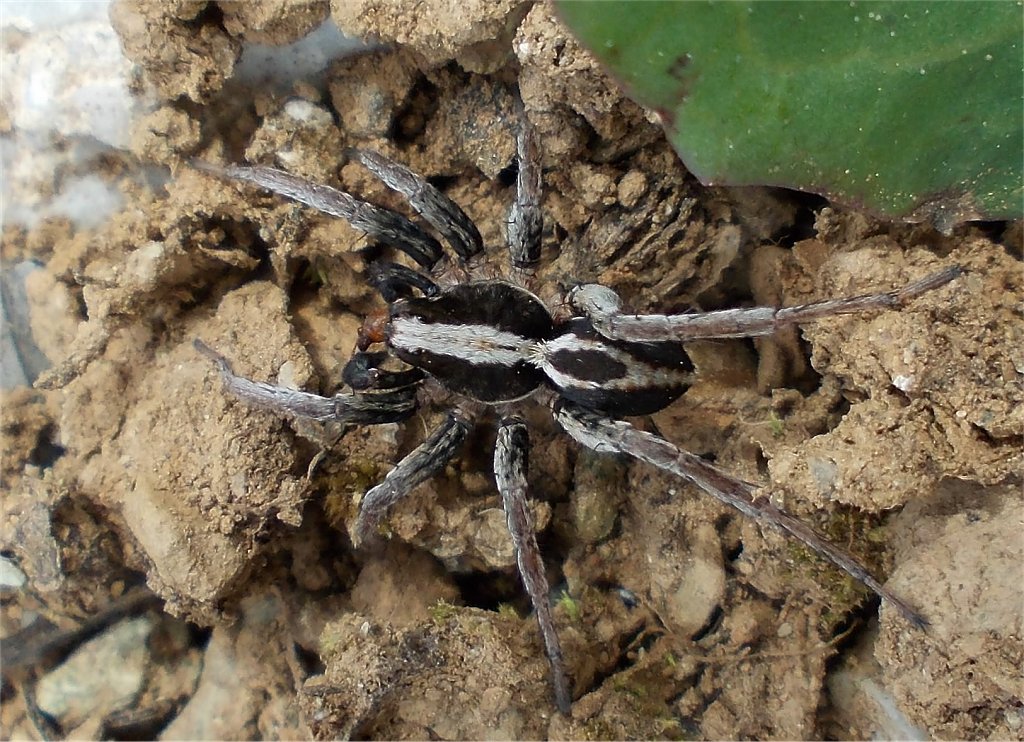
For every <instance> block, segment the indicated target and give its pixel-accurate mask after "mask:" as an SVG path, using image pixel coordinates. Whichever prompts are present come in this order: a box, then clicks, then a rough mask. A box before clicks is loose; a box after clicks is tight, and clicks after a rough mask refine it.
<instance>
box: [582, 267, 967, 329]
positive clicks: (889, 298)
mask: <svg viewBox="0 0 1024 742" xmlns="http://www.w3.org/2000/svg"><path fill="white" fill-rule="evenodd" d="M963 272H964V271H963V268H961V267H960V266H952V267H950V268H946V269H945V270H942V271H938V272H936V273H932V274H930V275H928V276H925V277H924V278H922V279H921V280H919V281H914V282H913V283H910V284H907V285H906V286H904V287H903V288H900V289H896V290H895V291H888V292H885V293H881V294H864V295H861V296H852V297H848V298H845V299H829V300H826V301H817V302H813V303H811V304H801V305H799V306H795V307H784V308H782V309H775V308H772V307H750V308H748V309H723V310H720V311H714V312H701V313H697V314H676V315H666V314H646V315H636V314H631V313H628V312H625V311H623V309H622V302H621V300H620V299H619V296H618V294H616V293H615V292H614V291H612V290H611V289H610V288H608V287H607V286H601V285H599V284H585V285H583V286H577V287H576V288H575V289H573V290H572V291H571V292H570V294H569V303H570V304H571V305H572V307H573V308H574V309H575V310H576V311H578V312H580V313H582V314H583V315H584V316H586V317H587V319H589V320H590V321H591V322H592V323H593V325H594V327H595V328H597V331H598V332H600V333H601V334H602V335H604V336H605V337H607V338H610V339H612V340H630V341H638V342H644V341H652V340H676V341H679V342H685V341H688V340H699V339H702V338H735V337H756V336H759V335H770V334H772V333H773V332H775V331H776V330H778V329H779V328H782V327H787V326H789V325H798V324H803V323H806V322H813V321H814V320H817V319H821V318H823V317H833V316H836V315H840V314H855V313H858V312H865V311H868V310H871V309H891V308H898V307H901V306H903V305H904V304H906V303H907V302H909V301H910V300H911V299H913V298H914V297H916V296H919V295H921V294H923V293H925V292H927V291H932V290H934V289H937V288H939V287H940V286H944V285H945V284H947V283H949V282H950V281H952V280H953V279H954V278H956V277H958V276H960V275H962V274H963Z"/></svg>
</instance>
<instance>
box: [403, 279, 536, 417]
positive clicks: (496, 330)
mask: <svg viewBox="0 0 1024 742" xmlns="http://www.w3.org/2000/svg"><path fill="white" fill-rule="evenodd" d="M553 333H554V324H553V322H552V319H551V315H550V313H549V312H548V310H547V309H546V308H545V306H544V304H543V303H541V301H540V299H538V298H537V297H536V296H534V295H533V294H531V293H530V292H529V291H527V290H525V289H522V288H520V287H518V286H514V285H512V284H510V283H507V282H505V281H476V282H473V283H465V284H461V285H458V286H453V287H451V288H447V289H445V290H444V291H442V292H441V293H440V294H439V295H438V296H434V297H424V298H411V299H403V300H400V301H396V302H395V303H394V304H392V305H391V320H390V324H389V328H388V344H389V345H390V346H391V348H392V349H393V350H394V352H395V355H397V356H398V357H399V358H401V359H402V360H403V361H405V362H406V363H408V364H410V365H412V366H416V367H418V368H421V369H423V370H424V371H426V372H427V373H429V374H430V375H431V376H433V377H434V378H435V379H437V381H438V382H440V383H441V385H442V386H444V387H445V388H447V389H449V390H450V391H453V392H456V393H458V394H462V395H465V396H467V397H471V398H472V399H476V400H478V401H480V402H487V403H495V402H510V401H513V400H516V399H520V398H522V397H524V396H526V395H528V394H529V393H530V392H532V391H533V390H534V389H536V388H537V387H538V386H540V385H541V384H543V383H544V373H543V372H542V371H541V370H540V369H539V368H537V366H536V365H535V364H534V363H533V362H532V361H531V358H532V357H535V356H536V354H537V352H538V348H539V346H540V344H542V343H543V342H544V341H545V340H547V339H549V338H550V337H551V336H552V335H553Z"/></svg>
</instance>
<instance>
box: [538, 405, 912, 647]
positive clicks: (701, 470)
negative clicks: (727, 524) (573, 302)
mask: <svg viewBox="0 0 1024 742" xmlns="http://www.w3.org/2000/svg"><path fill="white" fill-rule="evenodd" d="M554 414H555V418H556V419H557V420H558V423H559V424H560V425H561V426H562V427H563V428H564V429H565V430H566V432H568V433H569V435H571V436H572V437H573V438H575V439H576V441H578V442H579V443H580V444H582V445H584V446H586V447H587V448H590V449H593V450H594V451H598V452H603V453H619V454H627V455H629V456H632V457H633V458H636V459H639V460H640V461H645V462H647V463H648V464H652V465H653V466H656V467H658V468H659V469H663V470H665V471H667V472H669V473H671V474H674V475H675V476H677V477H680V478H682V479H685V480H687V481H689V482H692V483H693V484H695V485H697V486H698V487H699V488H700V489H702V490H704V491H705V492H707V493H708V494H709V495H711V496H713V497H715V498H717V499H718V500H720V501H721V502H724V503H725V504H726V505H730V506H732V507H734V508H736V509H737V510H739V511H740V512H741V513H743V514H744V515H747V516H749V517H751V518H754V519H755V520H758V521H760V522H762V523H765V524H767V525H770V526H773V527H775V528H778V529H781V530H783V531H786V532H787V533H789V534H790V535H791V536H793V537H794V538H796V539H798V540H799V541H801V542H803V543H804V544H805V545H806V546H807V547H809V548H810V549H812V550H813V551H815V552H817V553H818V554H820V555H821V556H823V557H825V558H826V559H827V560H829V561H830V562H832V564H834V565H835V566H837V567H839V568H840V569H841V570H843V571H844V572H846V573H847V574H849V575H850V576H851V577H853V578H854V579H856V580H858V581H859V582H861V583H862V584H863V585H865V586H866V587H867V588H869V589H870V590H871V591H872V592H874V593H875V594H876V595H878V596H879V597H880V598H882V599H883V600H885V601H886V602H888V603H889V604H891V605H892V606H893V607H894V608H896V610H898V611H899V613H900V615H902V616H903V617H904V618H905V619H906V620H907V621H909V622H910V623H911V624H913V625H914V626H916V627H918V628H922V629H923V628H925V627H927V626H928V621H927V619H926V618H925V617H924V616H922V615H921V614H920V613H919V612H918V611H916V610H915V609H914V608H912V607H911V606H910V605H909V604H908V603H907V602H906V601H905V600H903V599H902V598H900V597H899V596H898V595H896V594H895V593H894V592H893V591H892V590H889V589H888V588H887V587H885V586H884V585H882V583H880V582H879V581H878V580H876V579H875V578H874V577H872V575H871V573H870V572H868V569H867V567H865V566H864V565H863V564H861V563H860V562H858V561H857V560H856V559H854V558H853V557H852V556H851V555H849V554H847V553H846V552H845V551H843V550H842V549H839V548H837V547H836V546H834V545H833V544H832V543H830V542H829V541H828V540H827V539H826V538H825V537H824V536H822V535H821V534H819V533H818V532H817V531H815V530H814V529H813V528H811V527H810V526H808V525H806V524H804V523H802V522H801V521H800V520H798V519H796V518H794V517H793V516H792V515H790V514H789V513H786V512H785V511H783V510H780V509H779V508H778V507H776V506H775V505H773V504H772V503H771V502H770V501H769V500H768V499H767V498H764V497H756V496H755V493H756V492H757V490H758V487H757V486H756V485H753V484H751V483H750V482H745V481H743V480H742V479H737V478H736V477H733V476H730V475H729V474H726V473H725V472H723V471H722V470H721V469H718V468H717V467H715V466H712V465H711V464H709V463H708V462H706V461H704V460H703V459H701V458H700V457H699V456H696V455H694V454H692V453H689V452H687V451H683V450H682V449H680V448H677V447H676V446H674V445H673V444H671V443H669V442H668V441H667V440H665V439H664V438H661V437H659V436H656V435H654V434H652V433H648V432H645V431H643V430H639V429H637V428H634V427H633V426H632V425H630V424H629V423H627V422H625V421H623V420H613V419H611V418H607V417H604V416H602V415H598V414H595V413H593V412H591V411H589V410H586V409H584V408H582V407H578V406H576V405H573V404H571V403H570V404H564V405H561V406H558V407H557V408H556V409H555V411H554Z"/></svg>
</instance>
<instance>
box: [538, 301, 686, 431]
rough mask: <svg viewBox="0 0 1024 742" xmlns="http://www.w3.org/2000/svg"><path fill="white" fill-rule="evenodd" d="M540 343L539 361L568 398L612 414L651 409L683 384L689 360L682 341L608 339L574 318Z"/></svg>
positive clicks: (673, 396)
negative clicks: (548, 338)
mask: <svg viewBox="0 0 1024 742" xmlns="http://www.w3.org/2000/svg"><path fill="white" fill-rule="evenodd" d="M559 329H560V332H559V333H558V334H557V336H556V337H555V338H553V339H551V340H549V341H547V342H545V343H544V344H543V347H542V355H541V361H540V367H541V369H542V370H543V371H544V374H545V376H547V377H548V379H549V380H550V381H551V383H552V385H554V387H555V388H556V389H557V390H558V392H559V394H561V395H562V396H563V397H565V398H566V399H568V400H571V401H573V402H576V403H577V404H580V405H583V406H584V407H588V408H590V409H592V410H596V411H599V412H604V413H606V414H609V415H613V416H616V417H623V416H630V415H649V414H651V413H652V412H657V411H658V410H661V409H664V408H665V407H667V406H668V405H669V404H671V403H672V402H674V401H675V400H676V399H678V398H679V397H680V396H681V395H682V394H683V392H685V391H686V390H687V388H688V387H689V386H690V384H691V382H692V380H693V372H694V367H693V362H692V361H691V360H690V357H689V356H688V355H687V354H686V351H685V350H683V347H682V345H680V344H679V343H672V342H655V343H639V342H627V341H620V340H609V339H608V338H606V337H603V336H602V335H601V334H600V333H598V332H597V330H595V329H594V326H593V325H592V324H591V323H590V321H589V320H586V319H583V318H576V319H572V320H570V321H568V322H567V323H565V324H564V325H563V326H561V327H560V328H559Z"/></svg>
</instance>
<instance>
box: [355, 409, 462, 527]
mask: <svg viewBox="0 0 1024 742" xmlns="http://www.w3.org/2000/svg"><path fill="white" fill-rule="evenodd" d="M470 427H471V425H470V421H469V419H468V418H467V417H466V415H465V414H464V413H462V412H461V411H459V410H455V411H453V412H450V413H448V416H447V418H446V419H445V421H444V422H443V423H441V425H439V426H438V427H437V428H435V429H434V431H433V432H432V433H431V434H430V435H429V436H427V439H426V440H425V441H423V443H421V444H420V445H419V446H417V447H416V448H414V449H413V450H412V451H410V452H409V453H408V454H407V455H406V456H405V458H403V459H402V460H401V461H399V462H398V464H396V465H395V468H394V469H392V470H391V471H390V472H388V474H387V476H386V477H384V481H383V482H381V483H380V484H378V485H377V486H376V487H373V488H372V489H370V490H369V491H368V492H367V493H366V495H365V496H364V497H363V501H362V503H361V504H360V506H359V515H358V516H357V517H356V526H355V536H356V543H357V544H359V543H362V542H364V541H366V540H367V539H368V538H369V537H370V536H371V535H372V533H373V529H374V528H375V527H376V525H377V523H378V522H379V521H380V519H381V518H382V517H383V516H384V514H385V513H386V512H387V510H388V508H390V507H391V506H392V505H394V504H395V503H396V502H398V501H399V500H401V499H402V498H403V497H405V496H406V495H408V494H409V493H410V492H412V491H413V489H415V488H416V486H417V485H419V484H421V483H423V482H425V481H426V480H428V479H430V478H431V477H432V476H434V475H435V474H436V473H437V472H439V471H440V470H441V469H443V468H444V466H445V464H447V463H448V462H449V461H450V460H451V459H452V457H453V456H454V455H455V454H456V453H457V452H458V450H459V447H460V446H461V445H462V442H463V441H464V440H466V436H467V435H468V433H469V429H470Z"/></svg>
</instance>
